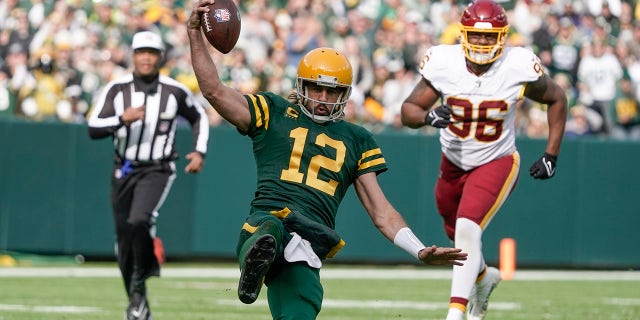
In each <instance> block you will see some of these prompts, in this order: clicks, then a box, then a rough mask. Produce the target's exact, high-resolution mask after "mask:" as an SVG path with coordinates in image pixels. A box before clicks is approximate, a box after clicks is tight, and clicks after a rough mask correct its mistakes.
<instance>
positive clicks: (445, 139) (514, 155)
mask: <svg viewBox="0 0 640 320" xmlns="http://www.w3.org/2000/svg"><path fill="white" fill-rule="evenodd" d="M459 25H460V31H461V37H460V44H457V45H438V46H434V47H431V48H430V49H429V50H428V52H427V54H426V55H425V57H424V59H423V60H422V63H421V65H420V73H421V74H422V77H423V79H422V80H421V81H420V82H419V83H418V84H417V85H416V86H415V88H414V89H413V92H412V93H411V94H410V95H409V97H408V98H407V99H406V100H405V101H404V103H403V105H402V112H401V115H402V122H403V124H404V125H405V126H408V127H410V128H419V127H422V126H425V125H430V126H434V127H436V128H441V130H440V142H441V145H442V157H441V159H442V160H441V166H440V175H439V178H438V180H437V182H436V187H435V197H436V205H437V208H438V212H439V213H440V215H441V216H442V218H443V220H444V227H445V231H446V233H447V236H448V237H449V238H450V239H451V240H453V241H454V242H455V246H456V247H458V248H461V249H462V250H463V251H464V252H467V253H468V254H469V255H468V259H467V262H466V263H465V264H464V266H454V267H453V278H452V284H451V295H450V303H449V312H448V314H447V320H454V319H455V320H460V319H463V316H464V313H465V312H467V319H468V320H476V319H483V318H484V316H485V313H486V308H487V302H488V299H489V295H490V293H491V291H492V290H493V288H495V286H496V285H497V284H498V282H500V272H499V270H498V269H496V268H494V267H487V265H486V263H485V260H484V257H483V254H482V232H483V230H485V229H486V227H487V225H488V224H489V222H490V221H491V219H492V218H493V217H494V215H495V214H496V212H497V211H498V209H499V208H500V207H501V206H502V204H503V203H504V201H505V200H506V198H507V197H508V196H509V194H510V193H511V191H512V190H513V188H514V187H515V184H516V181H517V179H518V174H519V170H520V157H519V154H518V151H517V149H516V144H515V128H514V121H515V116H516V115H515V113H516V103H517V102H518V101H519V100H521V99H523V98H524V97H527V98H529V99H531V100H534V101H537V102H540V103H543V104H546V105H547V106H548V111H547V121H548V124H549V136H548V140H547V145H546V149H545V151H544V154H543V155H542V157H540V159H539V160H537V161H536V162H535V163H534V164H533V166H531V169H530V174H531V176H532V177H533V178H536V179H548V178H551V177H552V176H553V175H554V174H555V168H556V160H557V157H558V154H559V152H560V144H561V141H562V136H563V134H564V126H565V122H566V109H567V100H566V96H565V93H564V92H563V90H562V89H561V88H560V87H559V86H558V85H557V84H556V83H555V82H554V81H553V80H552V79H551V78H550V77H549V76H548V75H546V74H545V73H544V71H543V68H542V66H541V63H540V60H539V58H538V57H537V56H536V55H535V54H534V53H533V52H532V51H531V50H529V49H525V48H521V47H508V46H505V43H506V40H507V33H508V30H509V23H508V22H507V16H506V15H505V11H504V8H502V7H501V6H500V5H499V4H497V3H495V2H494V1H492V0H477V1H475V2H472V3H471V4H470V5H468V6H467V8H466V9H465V10H464V12H463V14H462V17H461V19H460V24H459ZM439 100H441V101H442V103H443V104H442V105H440V106H437V107H435V108H432V107H434V105H435V104H436V102H438V101H439Z"/></svg>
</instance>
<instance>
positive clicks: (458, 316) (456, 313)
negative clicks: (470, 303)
mask: <svg viewBox="0 0 640 320" xmlns="http://www.w3.org/2000/svg"><path fill="white" fill-rule="evenodd" d="M463 316H464V312H462V310H460V309H456V308H449V313H447V319H446V320H462V319H463Z"/></svg>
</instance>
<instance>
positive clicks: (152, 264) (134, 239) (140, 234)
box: [111, 162, 175, 297]
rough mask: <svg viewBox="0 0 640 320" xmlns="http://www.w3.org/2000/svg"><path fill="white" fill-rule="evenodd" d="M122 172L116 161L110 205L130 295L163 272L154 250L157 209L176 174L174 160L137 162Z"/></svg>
mask: <svg viewBox="0 0 640 320" xmlns="http://www.w3.org/2000/svg"><path fill="white" fill-rule="evenodd" d="M124 171H128V172H124V173H123V168H122V165H120V164H116V166H115V168H114V173H113V175H112V177H111V205H112V208H113V218H114V222H115V232H116V258H117V260H118V265H119V267H120V271H121V273H122V278H123V280H124V285H125V290H126V291H127V294H128V295H129V297H130V296H131V294H132V293H133V291H134V290H138V291H142V293H143V294H144V291H145V280H146V279H148V278H149V277H151V276H159V275H160V265H159V263H158V260H157V259H156V256H155V254H154V244H153V238H154V237H155V234H154V233H155V220H156V216H157V211H158V209H159V208H160V206H161V205H162V203H163V202H164V199H165V198H166V195H167V194H168V193H169V190H170V188H171V184H172V182H173V179H174V178H175V165H174V164H173V162H162V163H156V164H150V165H134V166H132V167H131V168H130V171H129V170H124Z"/></svg>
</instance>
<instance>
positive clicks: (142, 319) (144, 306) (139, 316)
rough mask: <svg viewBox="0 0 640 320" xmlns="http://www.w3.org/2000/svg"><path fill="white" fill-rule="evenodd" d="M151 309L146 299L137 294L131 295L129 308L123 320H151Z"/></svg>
mask: <svg viewBox="0 0 640 320" xmlns="http://www.w3.org/2000/svg"><path fill="white" fill-rule="evenodd" d="M151 319H152V317H151V309H149V302H148V301H147V297H146V296H145V295H143V294H140V293H139V292H134V293H133V294H132V295H131V299H130V302H129V307H128V308H127V313H126V314H125V320H151Z"/></svg>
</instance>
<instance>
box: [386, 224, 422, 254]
mask: <svg viewBox="0 0 640 320" xmlns="http://www.w3.org/2000/svg"><path fill="white" fill-rule="evenodd" d="M393 244H395V245H396V246H398V247H399V248H401V249H402V250H404V251H406V252H408V253H409V254H410V255H412V256H414V257H415V258H416V259H420V258H419V257H418V253H419V252H420V250H422V249H424V248H425V246H424V244H422V241H420V239H418V237H416V235H415V234H413V231H411V229H409V227H404V228H402V229H400V230H398V232H397V233H396V236H395V237H393Z"/></svg>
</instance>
